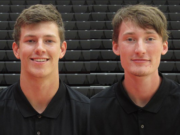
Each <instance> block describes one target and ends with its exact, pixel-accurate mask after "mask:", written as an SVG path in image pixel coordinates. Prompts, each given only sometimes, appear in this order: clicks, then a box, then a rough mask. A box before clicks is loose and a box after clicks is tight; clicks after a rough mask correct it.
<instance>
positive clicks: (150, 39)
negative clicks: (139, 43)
mask: <svg viewBox="0 0 180 135" xmlns="http://www.w3.org/2000/svg"><path fill="white" fill-rule="evenodd" d="M146 40H147V41H153V40H154V38H152V37H150V38H147V39H146Z"/></svg>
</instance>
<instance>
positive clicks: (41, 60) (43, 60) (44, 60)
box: [31, 59, 49, 62]
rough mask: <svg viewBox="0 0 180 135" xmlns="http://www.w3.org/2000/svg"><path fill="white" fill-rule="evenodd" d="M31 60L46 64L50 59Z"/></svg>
mask: <svg viewBox="0 0 180 135" xmlns="http://www.w3.org/2000/svg"><path fill="white" fill-rule="evenodd" d="M31 60H33V61H36V62H46V61H48V60H49V59H31Z"/></svg>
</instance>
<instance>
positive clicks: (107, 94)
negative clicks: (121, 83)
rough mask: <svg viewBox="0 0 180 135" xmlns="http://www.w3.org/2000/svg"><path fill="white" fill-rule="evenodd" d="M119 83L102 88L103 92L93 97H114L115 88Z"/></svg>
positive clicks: (98, 98)
mask: <svg viewBox="0 0 180 135" xmlns="http://www.w3.org/2000/svg"><path fill="white" fill-rule="evenodd" d="M117 85H118V83H115V84H113V85H112V86H110V87H108V88H106V89H104V90H102V91H101V92H99V93H97V94H96V95H94V96H92V97H91V101H92V100H102V99H105V100H106V99H107V98H114V97H115V88H116V87H117Z"/></svg>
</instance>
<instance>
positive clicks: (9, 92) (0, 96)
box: [0, 83, 17, 101]
mask: <svg viewBox="0 0 180 135" xmlns="http://www.w3.org/2000/svg"><path fill="white" fill-rule="evenodd" d="M16 85H17V83H15V84H12V85H11V86H9V87H7V88H5V89H3V90H1V91H0V101H6V100H13V99H14V96H13V91H14V89H15V87H16Z"/></svg>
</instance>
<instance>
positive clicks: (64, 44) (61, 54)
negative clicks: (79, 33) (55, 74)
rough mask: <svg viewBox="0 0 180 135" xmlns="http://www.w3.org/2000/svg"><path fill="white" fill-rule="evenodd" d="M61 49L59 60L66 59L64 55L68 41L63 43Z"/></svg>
mask: <svg viewBox="0 0 180 135" xmlns="http://www.w3.org/2000/svg"><path fill="white" fill-rule="evenodd" d="M60 49H61V52H60V55H59V58H60V59H62V58H63V57H64V55H65V54H66V50H67V43H66V41H63V42H62V46H61V48H60Z"/></svg>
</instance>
